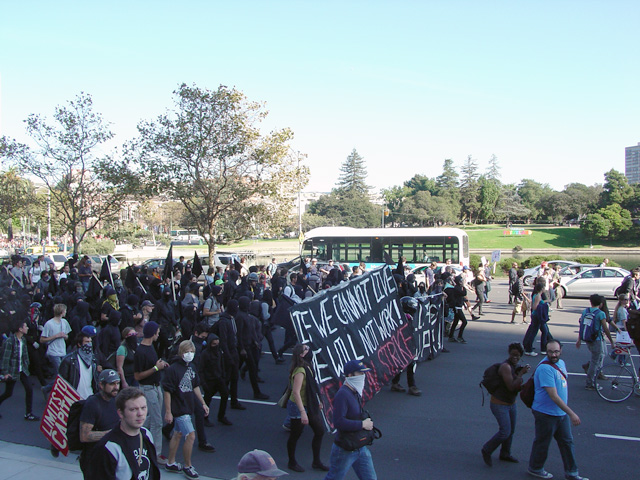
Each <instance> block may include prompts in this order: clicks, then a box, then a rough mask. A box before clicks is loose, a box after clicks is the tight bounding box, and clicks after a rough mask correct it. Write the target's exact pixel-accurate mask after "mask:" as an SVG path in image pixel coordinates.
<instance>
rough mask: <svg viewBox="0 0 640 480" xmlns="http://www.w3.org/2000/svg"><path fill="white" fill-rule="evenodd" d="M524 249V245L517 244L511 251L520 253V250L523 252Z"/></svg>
mask: <svg viewBox="0 0 640 480" xmlns="http://www.w3.org/2000/svg"><path fill="white" fill-rule="evenodd" d="M522 250H523V249H522V247H521V246H520V245H516V246H515V247H513V248H512V249H511V251H512V252H513V253H518V252H521V251H522Z"/></svg>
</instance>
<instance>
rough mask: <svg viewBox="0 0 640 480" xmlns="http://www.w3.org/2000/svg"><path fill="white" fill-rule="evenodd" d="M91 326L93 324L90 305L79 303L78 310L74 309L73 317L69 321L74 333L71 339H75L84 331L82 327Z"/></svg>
mask: <svg viewBox="0 0 640 480" xmlns="http://www.w3.org/2000/svg"><path fill="white" fill-rule="evenodd" d="M91 324H92V322H91V314H90V313H89V304H88V303H87V302H78V304H77V305H76V308H75V309H74V313H73V316H72V317H71V320H70V321H69V325H70V326H71V333H72V337H71V338H75V336H76V335H77V334H78V333H79V332H80V331H81V330H82V327H84V326H86V325H91Z"/></svg>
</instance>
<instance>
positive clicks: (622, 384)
mask: <svg viewBox="0 0 640 480" xmlns="http://www.w3.org/2000/svg"><path fill="white" fill-rule="evenodd" d="M602 375H604V377H603V376H602ZM602 378H604V379H605V380H603V379H602ZM595 383H596V390H597V391H598V395H600V396H601V397H602V398H604V399H605V400H606V401H607V402H622V401H624V400H626V399H627V398H629V397H630V396H631V394H632V393H633V384H634V383H635V381H634V377H633V373H632V372H631V370H630V369H629V368H627V367H625V366H623V365H617V364H610V365H605V366H604V367H602V368H601V369H600V370H598V375H596V382H595Z"/></svg>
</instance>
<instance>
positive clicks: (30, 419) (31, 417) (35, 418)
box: [24, 413, 40, 422]
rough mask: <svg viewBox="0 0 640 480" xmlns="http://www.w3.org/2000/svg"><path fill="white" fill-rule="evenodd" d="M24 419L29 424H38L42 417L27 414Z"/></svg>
mask: <svg viewBox="0 0 640 480" xmlns="http://www.w3.org/2000/svg"><path fill="white" fill-rule="evenodd" d="M24 419H25V420H26V421H28V422H37V421H38V420H40V417H38V416H37V415H34V414H33V413H27V414H26V415H25V416H24Z"/></svg>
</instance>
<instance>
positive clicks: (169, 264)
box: [162, 244, 173, 278]
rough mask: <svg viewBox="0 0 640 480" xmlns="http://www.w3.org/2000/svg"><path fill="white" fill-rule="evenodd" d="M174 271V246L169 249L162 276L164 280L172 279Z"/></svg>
mask: <svg viewBox="0 0 640 480" xmlns="http://www.w3.org/2000/svg"><path fill="white" fill-rule="evenodd" d="M172 271H173V244H172V245H171V246H170V247H169V253H167V258H166V259H165V261H164V270H163V272H162V276H163V277H164V278H170V277H171V272H172Z"/></svg>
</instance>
